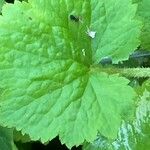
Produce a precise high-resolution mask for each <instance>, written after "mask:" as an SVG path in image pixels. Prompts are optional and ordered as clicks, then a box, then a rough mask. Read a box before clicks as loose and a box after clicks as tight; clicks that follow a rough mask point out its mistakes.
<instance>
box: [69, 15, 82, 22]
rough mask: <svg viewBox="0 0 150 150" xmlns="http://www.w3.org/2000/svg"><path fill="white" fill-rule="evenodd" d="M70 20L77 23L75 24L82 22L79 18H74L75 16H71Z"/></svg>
mask: <svg viewBox="0 0 150 150" xmlns="http://www.w3.org/2000/svg"><path fill="white" fill-rule="evenodd" d="M70 19H71V20H73V21H75V22H79V21H80V18H79V17H77V16H74V15H70Z"/></svg>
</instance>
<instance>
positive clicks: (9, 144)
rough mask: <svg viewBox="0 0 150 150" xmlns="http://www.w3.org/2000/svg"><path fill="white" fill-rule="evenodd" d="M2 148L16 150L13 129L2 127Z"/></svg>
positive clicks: (0, 149) (0, 137) (0, 133)
mask: <svg viewBox="0 0 150 150" xmlns="http://www.w3.org/2000/svg"><path fill="white" fill-rule="evenodd" d="M0 150H15V145H14V143H13V130H12V129H7V128H3V127H0Z"/></svg>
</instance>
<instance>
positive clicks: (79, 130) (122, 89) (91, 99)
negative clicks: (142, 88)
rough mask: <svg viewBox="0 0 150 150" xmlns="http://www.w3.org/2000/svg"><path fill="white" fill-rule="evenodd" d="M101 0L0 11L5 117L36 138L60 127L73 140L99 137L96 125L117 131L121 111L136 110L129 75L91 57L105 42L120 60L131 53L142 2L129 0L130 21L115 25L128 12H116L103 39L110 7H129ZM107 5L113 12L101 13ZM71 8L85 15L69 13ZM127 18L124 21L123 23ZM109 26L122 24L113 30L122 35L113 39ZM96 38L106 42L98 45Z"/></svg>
mask: <svg viewBox="0 0 150 150" xmlns="http://www.w3.org/2000/svg"><path fill="white" fill-rule="evenodd" d="M96 2H97V1H94V0H92V1H84V0H80V1H71V2H70V1H60V2H59V1H56V0H55V1H53V0H52V1H49V0H45V1H43V0H32V1H31V0H30V1H29V3H26V2H22V3H21V2H19V1H15V4H7V5H5V6H4V9H3V12H2V13H3V16H0V43H1V49H0V53H1V55H0V80H1V85H0V88H1V101H0V107H1V109H0V123H2V124H3V125H6V126H8V127H16V128H17V130H21V131H22V133H26V134H29V135H30V137H31V139H32V140H39V139H40V140H41V141H42V142H47V141H49V140H51V139H53V138H54V137H56V136H57V135H59V137H60V139H61V142H62V143H65V144H66V145H67V146H68V147H72V146H74V145H79V144H82V143H83V142H84V141H85V140H86V141H93V140H94V139H95V137H96V135H97V132H100V133H101V134H102V135H104V136H106V137H108V138H110V139H114V138H116V136H117V131H118V128H119V126H120V123H121V119H122V118H124V117H125V118H128V114H129V116H130V112H127V111H126V110H128V109H129V110H130V109H131V112H132V107H133V97H134V96H135V93H134V91H133V89H132V88H131V87H130V86H128V83H129V81H128V80H127V79H125V78H123V77H119V76H118V75H110V76H109V75H107V74H106V73H102V72H101V71H100V70H99V69H95V67H94V66H93V64H95V63H96V62H98V58H99V59H101V58H102V57H105V56H107V55H108V53H107V48H110V49H109V52H110V54H113V52H115V53H116V51H115V50H116V49H118V50H117V53H118V55H117V54H116V55H114V57H113V58H114V61H115V62H118V61H119V60H122V59H125V58H126V57H127V55H129V53H130V52H131V51H133V50H134V48H135V47H136V46H138V40H137V37H138V32H139V29H140V27H139V22H137V21H136V20H134V19H133V18H134V15H135V10H136V5H132V3H131V1H130V0H127V1H126V4H127V6H128V7H127V8H128V9H129V10H128V11H127V10H126V9H125V10H124V11H123V12H124V13H125V12H127V16H126V17H125V18H124V19H123V20H124V21H123V20H122V21H123V22H122V21H120V24H117V27H116V28H114V27H113V25H114V22H117V21H118V20H120V18H121V17H122V15H121V16H119V14H117V16H116V17H115V18H114V20H112V22H113V24H111V23H110V27H109V28H108V29H107V30H106V32H107V34H106V33H105V34H104V33H101V35H103V36H104V38H103V39H101V40H100V38H102V36H101V35H100V34H99V32H100V27H101V28H102V26H103V25H104V26H105V27H107V26H108V25H109V21H110V18H109V17H110V16H111V13H112V12H113V11H114V10H116V9H117V8H118V9H120V13H123V12H122V11H121V10H122V9H124V7H123V8H122V7H121V8H120V6H121V4H122V1H120V0H119V1H115V2H116V5H115V6H114V9H113V8H111V5H112V3H113V1H112V0H111V1H110V3H109V2H107V1H102V2H103V3H99V2H98V3H96ZM96 4H98V5H97V7H96ZM94 7H95V9H94V10H93V8H94ZM116 7H117V8H116ZM101 8H102V10H104V9H106V12H107V13H106V12H105V13H101V14H98V15H96V12H98V10H101ZM128 13H129V14H128ZM71 14H72V15H75V16H79V17H81V20H80V21H78V22H77V21H75V20H71V19H70V15H71ZM124 15H126V13H125V14H124ZM95 17H96V18H95ZM97 17H98V18H99V17H100V18H101V19H102V20H103V17H104V18H107V19H108V22H107V23H106V22H105V21H104V22H103V21H102V20H101V19H100V20H97ZM112 17H113V15H112ZM127 18H130V19H131V18H132V19H131V20H130V19H129V20H130V21H129V20H128V21H127ZM96 20H97V21H96ZM104 20H105V19H104ZM101 21H102V22H101ZM97 22H99V23H100V26H99V25H98V24H97ZM101 23H102V24H101ZM124 23H127V26H126V28H122V29H123V30H120V29H119V27H121V26H122V24H124ZM128 23H129V24H128ZM133 25H134V27H133ZM129 26H130V29H131V30H130V31H131V32H130V31H129V32H127V33H126V34H123V35H122V37H119V39H118V42H117V38H116V37H117V35H118V34H119V33H122V32H123V31H127V29H129ZM87 27H91V29H92V30H94V31H97V35H96V37H95V38H94V39H91V38H90V37H89V36H88V35H87V33H86V31H87ZM110 30H112V33H113V32H114V33H115V32H117V35H116V37H112V39H113V40H114V39H115V38H116V40H115V41H112V42H107V37H108V35H110V33H111V31H110ZM103 31H104V29H103ZM133 36H134V38H133ZM125 37H126V38H125ZM123 39H125V41H123ZM97 40H100V41H103V42H104V43H103V44H104V45H105V44H106V43H107V44H108V46H107V47H105V48H104V47H103V48H100V47H101V46H100V45H99V44H98V45H97V42H96V41H97ZM132 40H133V41H132ZM120 41H122V42H121V43H119V42H120ZM112 43H113V44H112ZM117 43H119V44H118V46H117ZM125 43H126V44H125ZM114 45H115V47H114ZM121 45H122V46H121ZM120 46H121V47H120ZM123 47H128V48H127V49H124V48H123ZM122 48H123V49H122ZM98 51H101V52H102V53H103V54H104V55H100V53H99V52H98ZM122 51H123V52H124V54H121V53H122ZM120 54H121V55H120ZM127 108H128V109H127ZM108 129H109V130H108Z"/></svg>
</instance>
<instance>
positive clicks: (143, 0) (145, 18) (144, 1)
mask: <svg viewBox="0 0 150 150" xmlns="http://www.w3.org/2000/svg"><path fill="white" fill-rule="evenodd" d="M149 8H150V1H149V0H140V3H139V8H138V15H139V16H140V17H141V20H142V22H143V24H144V26H143V28H142V33H141V46H142V47H143V48H144V49H146V50H150V41H149V39H150V11H149Z"/></svg>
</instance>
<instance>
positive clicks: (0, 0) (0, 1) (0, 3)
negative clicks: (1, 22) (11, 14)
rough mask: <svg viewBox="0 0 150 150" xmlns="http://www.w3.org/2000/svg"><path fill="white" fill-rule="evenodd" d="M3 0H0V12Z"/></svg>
mask: <svg viewBox="0 0 150 150" xmlns="http://www.w3.org/2000/svg"><path fill="white" fill-rule="evenodd" d="M4 2H5V1H4V0H0V13H1V11H2V6H3V5H4Z"/></svg>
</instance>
